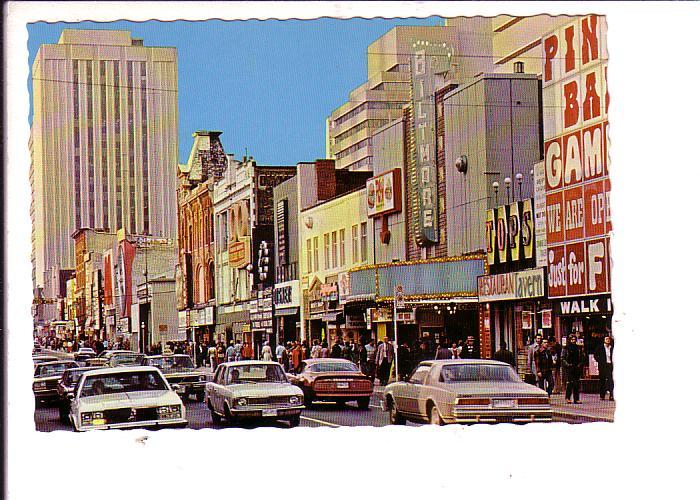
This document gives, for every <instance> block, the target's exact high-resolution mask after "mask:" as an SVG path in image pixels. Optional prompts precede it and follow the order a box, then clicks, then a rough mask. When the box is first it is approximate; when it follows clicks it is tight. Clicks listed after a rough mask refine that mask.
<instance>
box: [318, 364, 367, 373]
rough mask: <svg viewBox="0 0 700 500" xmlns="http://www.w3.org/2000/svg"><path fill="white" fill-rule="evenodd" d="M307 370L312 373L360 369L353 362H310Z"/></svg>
mask: <svg viewBox="0 0 700 500" xmlns="http://www.w3.org/2000/svg"><path fill="white" fill-rule="evenodd" d="M309 371H311V372H314V373H320V372H359V371H360V369H359V368H358V367H357V365H356V364H355V363H352V362H350V361H348V362H345V363H343V362H320V363H311V364H310V365H309Z"/></svg>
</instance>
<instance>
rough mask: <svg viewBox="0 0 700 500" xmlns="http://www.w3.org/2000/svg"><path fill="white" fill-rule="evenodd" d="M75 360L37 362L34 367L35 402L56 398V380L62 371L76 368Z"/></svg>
mask: <svg viewBox="0 0 700 500" xmlns="http://www.w3.org/2000/svg"><path fill="white" fill-rule="evenodd" d="M77 366H78V363H76V362H75V361H49V362H44V363H39V364H37V365H36V366H35V367H34V383H33V384H32V389H33V390H34V398H35V399H36V402H37V404H40V403H42V402H45V401H52V400H56V399H58V391H57V388H58V381H59V380H61V377H62V376H63V372H65V371H66V370H67V369H69V368H76V367H77Z"/></svg>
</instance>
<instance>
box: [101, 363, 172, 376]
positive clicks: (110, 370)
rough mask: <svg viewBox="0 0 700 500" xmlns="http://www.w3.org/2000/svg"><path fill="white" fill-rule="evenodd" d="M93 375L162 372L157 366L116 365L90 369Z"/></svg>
mask: <svg viewBox="0 0 700 500" xmlns="http://www.w3.org/2000/svg"><path fill="white" fill-rule="evenodd" d="M90 372H91V373H90V374H91V375H109V374H110V373H124V372H160V370H159V369H158V368H156V367H155V366H128V365H127V366H115V367H110V368H96V369H95V370H90Z"/></svg>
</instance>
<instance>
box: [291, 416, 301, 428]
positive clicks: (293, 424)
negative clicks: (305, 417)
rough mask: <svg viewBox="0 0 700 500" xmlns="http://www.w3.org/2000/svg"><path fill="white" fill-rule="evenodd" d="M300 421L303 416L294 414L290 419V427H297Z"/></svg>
mask: <svg viewBox="0 0 700 500" xmlns="http://www.w3.org/2000/svg"><path fill="white" fill-rule="evenodd" d="M300 421H301V416H300V415H296V416H294V417H291V418H290V419H289V427H296V426H298V425H299V422H300Z"/></svg>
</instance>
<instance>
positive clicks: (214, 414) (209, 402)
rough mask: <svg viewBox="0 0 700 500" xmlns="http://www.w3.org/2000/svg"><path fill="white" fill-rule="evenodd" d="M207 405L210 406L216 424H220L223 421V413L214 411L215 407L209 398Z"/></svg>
mask: <svg viewBox="0 0 700 500" xmlns="http://www.w3.org/2000/svg"><path fill="white" fill-rule="evenodd" d="M207 406H208V407H209V411H210V412H211V421H212V422H213V423H214V425H219V424H220V423H221V415H219V414H218V413H216V412H215V411H214V407H213V406H212V405H211V401H209V400H207Z"/></svg>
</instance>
